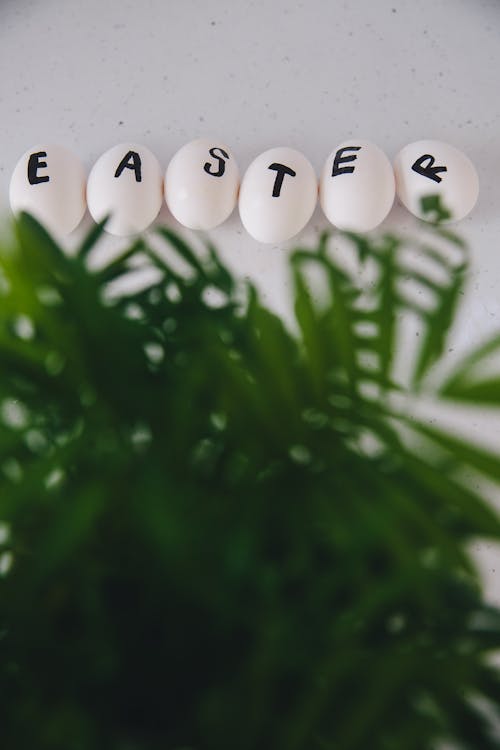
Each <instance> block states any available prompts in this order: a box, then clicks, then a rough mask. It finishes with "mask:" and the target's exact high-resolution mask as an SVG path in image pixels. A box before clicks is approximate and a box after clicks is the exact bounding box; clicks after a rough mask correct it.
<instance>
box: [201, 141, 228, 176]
mask: <svg viewBox="0 0 500 750" xmlns="http://www.w3.org/2000/svg"><path fill="white" fill-rule="evenodd" d="M216 151H220V153H221V154H222V156H223V157H224V159H223V158H222V156H218V154H217V153H216ZM208 153H209V154H210V156H213V157H214V159H217V161H218V162H219V166H218V168H217V172H212V170H211V166H212V165H211V164H210V162H209V161H206V162H205V164H204V165H203V169H204V170H205V172H206V173H207V174H211V175H212V176H213V177H222V175H223V174H224V172H225V170H226V162H225V159H229V154H227V153H226V152H225V151H224V149H223V148H219V147H217V146H215V147H214V148H211V149H210V150H209V152H208Z"/></svg>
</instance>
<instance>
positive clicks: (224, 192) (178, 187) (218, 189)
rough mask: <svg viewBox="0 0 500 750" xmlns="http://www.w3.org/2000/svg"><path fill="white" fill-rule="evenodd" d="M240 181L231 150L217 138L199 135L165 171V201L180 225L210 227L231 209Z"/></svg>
mask: <svg viewBox="0 0 500 750" xmlns="http://www.w3.org/2000/svg"><path fill="white" fill-rule="evenodd" d="M239 183H240V175H239V170H238V165H237V163H236V159H235V158H234V156H233V153H232V152H231V150H230V149H229V148H228V147H227V146H226V145H225V144H223V143H221V142H220V141H218V140H217V139H209V138H198V139H197V140H195V141H190V143H186V145H185V146H183V147H182V148H181V149H179V151H177V153H176V154H175V155H174V156H173V158H172V159H171V161H170V163H169V165H168V167H167V172H166V174H165V200H166V203H167V206H168V208H169V210H170V213H171V214H172V215H173V216H174V217H175V218H176V219H177V221H178V222H180V223H181V224H182V225H183V226H185V227H188V228H189V229H201V230H208V229H213V228H214V227H216V226H218V225H219V224H222V222H223V221H225V220H226V219H227V218H228V217H229V216H230V215H231V213H232V212H233V210H234V207H235V206H236V202H237V200H238V187H239Z"/></svg>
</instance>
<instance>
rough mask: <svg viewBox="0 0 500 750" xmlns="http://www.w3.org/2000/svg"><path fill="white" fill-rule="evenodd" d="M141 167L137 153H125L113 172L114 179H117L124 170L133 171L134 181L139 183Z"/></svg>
mask: <svg viewBox="0 0 500 750" xmlns="http://www.w3.org/2000/svg"><path fill="white" fill-rule="evenodd" d="M141 167H142V164H141V157H140V156H139V154H138V153H137V151H127V153H126V154H125V156H124V157H123V159H122V160H121V162H120V163H119V164H118V167H117V169H116V172H115V177H119V176H120V175H121V173H122V172H123V170H124V169H133V170H134V172H135V181H136V182H141V181H142V173H141Z"/></svg>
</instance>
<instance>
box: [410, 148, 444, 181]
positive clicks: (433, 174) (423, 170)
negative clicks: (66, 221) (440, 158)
mask: <svg viewBox="0 0 500 750" xmlns="http://www.w3.org/2000/svg"><path fill="white" fill-rule="evenodd" d="M435 161H436V160H435V158H434V157H433V156H431V155H430V154H424V155H423V156H420V157H419V158H418V159H417V161H416V162H415V164H414V165H413V166H412V169H413V171H414V172H417V174H421V175H422V176H423V177H427V178H428V179H429V180H434V182H441V180H442V179H443V178H442V177H439V174H438V173H439V172H447V171H448V168H447V167H434V166H433V164H434V162H435ZM425 162H427V164H425Z"/></svg>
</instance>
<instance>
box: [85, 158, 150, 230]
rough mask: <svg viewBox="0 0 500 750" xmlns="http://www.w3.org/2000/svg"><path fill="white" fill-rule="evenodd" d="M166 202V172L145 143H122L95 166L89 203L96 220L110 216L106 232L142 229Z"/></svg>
mask: <svg viewBox="0 0 500 750" xmlns="http://www.w3.org/2000/svg"><path fill="white" fill-rule="evenodd" d="M162 202H163V175H162V172H161V169H160V165H159V163H158V160H157V158H156V156H154V154H152V153H151V151H150V150H149V149H148V148H146V147H145V146H141V145H138V144H137V143H121V144H120V145H118V146H113V148H110V149H109V151H106V153H104V154H103V155H102V156H100V157H99V159H98V160H97V161H96V163H95V164H94V166H93V167H92V169H91V171H90V174H89V179H88V183H87V203H88V207H89V211H90V214H91V216H92V218H93V219H94V220H95V221H102V219H104V218H105V217H106V216H109V220H108V222H107V223H106V231H107V232H109V233H110V234H115V235H118V236H119V237H127V236H129V235H133V234H137V233H138V232H142V231H144V230H145V229H147V228H148V227H149V225H150V224H152V223H153V221H154V220H155V219H156V217H157V216H158V213H159V212H160V208H161V204H162Z"/></svg>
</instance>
